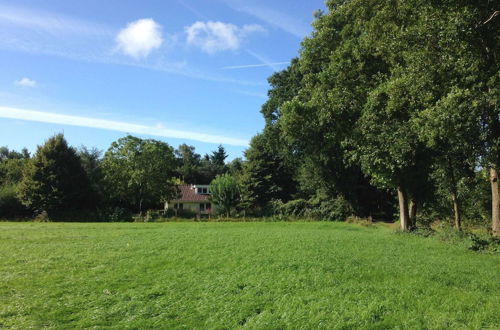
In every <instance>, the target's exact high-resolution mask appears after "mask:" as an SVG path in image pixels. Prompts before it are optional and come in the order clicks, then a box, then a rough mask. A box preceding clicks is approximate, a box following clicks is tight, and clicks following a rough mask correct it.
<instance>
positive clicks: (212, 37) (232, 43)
mask: <svg viewBox="0 0 500 330" xmlns="http://www.w3.org/2000/svg"><path fill="white" fill-rule="evenodd" d="M265 31H266V30H265V29H264V28H263V27H262V26H260V25H257V24H250V25H244V26H242V27H238V26H236V25H234V24H230V23H223V22H214V21H208V22H202V21H198V22H195V23H193V24H192V25H190V26H188V27H186V34H187V43H188V44H190V45H194V46H197V47H199V48H200V49H201V50H202V51H204V52H205V53H208V54H214V53H217V52H220V51H225V50H237V49H239V48H240V45H241V42H242V40H243V39H244V38H246V37H247V36H248V35H250V34H252V33H255V32H265Z"/></svg>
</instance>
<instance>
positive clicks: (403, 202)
mask: <svg viewBox="0 0 500 330" xmlns="http://www.w3.org/2000/svg"><path fill="white" fill-rule="evenodd" d="M398 199H399V221H400V224H401V230H402V231H408V230H409V229H410V215H409V212H408V201H407V198H406V193H405V192H404V189H403V187H402V186H398Z"/></svg>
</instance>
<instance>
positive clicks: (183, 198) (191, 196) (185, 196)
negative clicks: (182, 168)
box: [172, 184, 208, 203]
mask: <svg viewBox="0 0 500 330" xmlns="http://www.w3.org/2000/svg"><path fill="white" fill-rule="evenodd" d="M177 188H179V191H180V193H179V196H180V197H179V198H177V199H175V200H173V201H172V202H175V203H182V202H203V201H208V195H201V194H197V193H196V189H195V188H194V186H193V185H190V184H180V185H178V186H177Z"/></svg>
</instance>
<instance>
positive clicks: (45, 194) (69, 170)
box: [19, 134, 92, 215]
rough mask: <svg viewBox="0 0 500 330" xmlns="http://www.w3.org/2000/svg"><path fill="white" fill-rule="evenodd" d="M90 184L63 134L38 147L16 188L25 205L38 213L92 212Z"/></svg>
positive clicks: (78, 159)
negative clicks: (87, 210) (83, 210)
mask: <svg viewBox="0 0 500 330" xmlns="http://www.w3.org/2000/svg"><path fill="white" fill-rule="evenodd" d="M89 195H90V184H89V180H88V178H87V176H86V173H85V171H84V169H83V168H82V166H81V163H80V158H79V157H78V155H77V154H76V151H75V150H74V149H73V148H71V147H69V146H68V144H67V142H66V140H65V139H64V137H63V135H62V134H58V135H55V136H54V137H52V138H50V139H48V140H47V141H46V142H45V144H44V145H43V146H39V147H38V149H37V152H36V154H35V155H34V156H33V158H32V159H30V160H29V161H28V163H27V164H26V166H25V167H24V171H23V178H22V181H21V182H20V184H19V197H20V199H21V201H22V202H23V204H24V205H26V206H27V207H29V208H30V209H32V210H34V211H35V212H37V213H39V212H42V211H47V212H48V213H49V215H50V213H52V212H59V211H62V210H74V209H83V208H91V207H92V206H91V205H90V200H89Z"/></svg>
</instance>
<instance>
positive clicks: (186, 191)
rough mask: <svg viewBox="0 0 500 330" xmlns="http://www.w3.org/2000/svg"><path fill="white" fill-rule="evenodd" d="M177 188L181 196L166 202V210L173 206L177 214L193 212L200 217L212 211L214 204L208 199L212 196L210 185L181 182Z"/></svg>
mask: <svg viewBox="0 0 500 330" xmlns="http://www.w3.org/2000/svg"><path fill="white" fill-rule="evenodd" d="M177 188H178V189H179V196H178V197H177V199H174V200H171V201H169V202H168V203H166V204H165V210H167V209H168V208H172V209H173V210H174V212H175V213H176V214H177V213H178V212H183V211H184V212H192V213H195V214H196V215H197V216H198V217H199V216H203V215H210V214H211V213H212V205H211V204H210V201H209V199H208V198H209V196H210V188H209V186H208V185H199V184H180V185H178V186H177Z"/></svg>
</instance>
